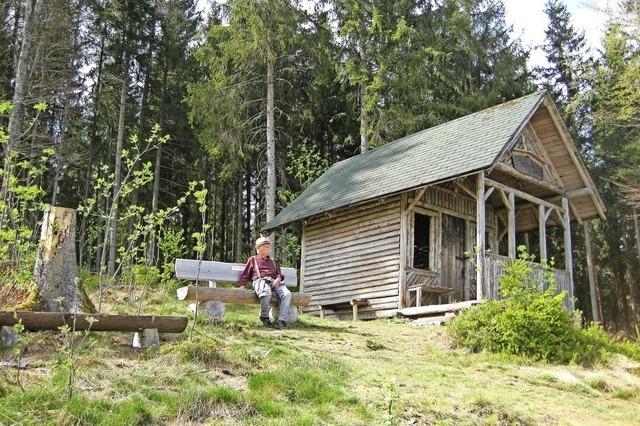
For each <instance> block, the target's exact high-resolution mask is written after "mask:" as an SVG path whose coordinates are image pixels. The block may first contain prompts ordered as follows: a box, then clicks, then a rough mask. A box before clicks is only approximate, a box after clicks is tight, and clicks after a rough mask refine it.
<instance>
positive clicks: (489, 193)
mask: <svg viewBox="0 0 640 426" xmlns="http://www.w3.org/2000/svg"><path fill="white" fill-rule="evenodd" d="M494 190H495V188H493V187H491V188H489V189H488V190H487V192H485V193H484V201H487V200H488V199H489V197H491V194H492V193H493V191H494Z"/></svg>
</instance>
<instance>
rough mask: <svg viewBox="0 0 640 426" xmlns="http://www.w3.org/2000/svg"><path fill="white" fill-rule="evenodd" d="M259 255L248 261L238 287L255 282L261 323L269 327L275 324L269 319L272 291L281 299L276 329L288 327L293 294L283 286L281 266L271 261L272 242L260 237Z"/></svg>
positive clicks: (257, 244) (258, 242) (258, 243)
mask: <svg viewBox="0 0 640 426" xmlns="http://www.w3.org/2000/svg"><path fill="white" fill-rule="evenodd" d="M256 251H257V252H258V254H257V255H255V256H251V257H250V258H249V260H248V261H247V266H245V268H244V271H242V275H240V279H239V280H238V282H237V283H236V287H242V286H244V285H245V283H246V282H247V281H249V280H252V281H253V289H254V290H255V292H256V294H257V295H258V298H260V321H262V324H264V325H265V326H267V327H271V326H272V325H273V324H272V323H271V320H270V319H269V304H270V301H271V293H272V291H273V292H274V293H275V294H276V296H278V299H280V315H279V317H278V322H277V323H276V328H278V329H280V330H281V329H283V328H286V327H287V315H288V313H289V306H290V305H291V292H290V291H289V289H288V288H287V286H285V285H283V284H282V282H283V281H284V275H282V272H281V271H280V266H278V264H277V263H276V262H275V261H274V260H273V259H271V257H270V252H271V241H270V240H269V238H267V237H260V238H258V239H257V240H256Z"/></svg>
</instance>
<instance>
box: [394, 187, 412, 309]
mask: <svg viewBox="0 0 640 426" xmlns="http://www.w3.org/2000/svg"><path fill="white" fill-rule="evenodd" d="M414 201H415V200H414ZM406 210H407V193H404V194H402V196H401V198H400V253H399V255H400V271H399V273H400V277H399V278H400V279H399V280H398V309H402V308H406V307H407V303H408V299H409V294H408V292H407V266H408V265H407V263H408V262H407V249H408V247H407V241H408V238H407V237H408V235H407V234H408V226H407V223H408V215H406V214H405V213H406Z"/></svg>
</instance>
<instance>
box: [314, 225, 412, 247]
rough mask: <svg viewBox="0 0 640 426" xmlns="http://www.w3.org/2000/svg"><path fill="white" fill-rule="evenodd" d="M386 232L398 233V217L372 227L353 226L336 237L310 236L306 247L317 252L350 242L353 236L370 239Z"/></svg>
mask: <svg viewBox="0 0 640 426" xmlns="http://www.w3.org/2000/svg"><path fill="white" fill-rule="evenodd" d="M388 233H396V234H398V235H399V234H400V218H397V219H394V221H393V222H390V223H385V224H384V226H379V227H372V228H369V229H366V230H360V229H358V228H355V229H353V230H352V231H350V232H349V233H347V234H344V235H341V236H339V237H337V238H331V239H323V241H317V240H316V239H315V238H313V237H310V238H309V239H308V241H307V249H308V250H309V252H310V253H312V252H318V251H322V249H327V248H332V247H335V246H336V245H341V244H344V243H345V242H351V241H353V240H354V239H355V238H357V239H359V240H362V239H365V238H369V239H371V238H372V237H378V236H380V235H385V234H388Z"/></svg>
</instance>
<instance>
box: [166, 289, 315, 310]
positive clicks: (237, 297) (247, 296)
mask: <svg viewBox="0 0 640 426" xmlns="http://www.w3.org/2000/svg"><path fill="white" fill-rule="evenodd" d="M177 294H178V299H180V300H197V301H198V302H206V301H209V300H217V301H219V302H223V303H238V304H253V305H257V304H259V303H260V299H258V296H257V295H256V293H255V292H254V291H249V290H245V289H238V288H216V287H213V288H212V287H199V286H194V285H190V286H186V287H180V288H178V290H177ZM310 302H311V296H309V295H308V294H303V293H291V304H292V305H293V306H308V305H309V303H310ZM271 304H272V305H276V306H277V305H278V304H279V300H278V298H277V297H276V296H275V295H274V296H271Z"/></svg>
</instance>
